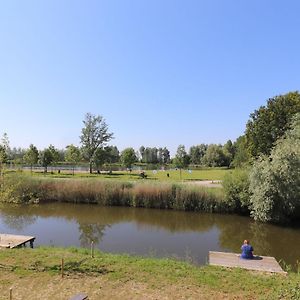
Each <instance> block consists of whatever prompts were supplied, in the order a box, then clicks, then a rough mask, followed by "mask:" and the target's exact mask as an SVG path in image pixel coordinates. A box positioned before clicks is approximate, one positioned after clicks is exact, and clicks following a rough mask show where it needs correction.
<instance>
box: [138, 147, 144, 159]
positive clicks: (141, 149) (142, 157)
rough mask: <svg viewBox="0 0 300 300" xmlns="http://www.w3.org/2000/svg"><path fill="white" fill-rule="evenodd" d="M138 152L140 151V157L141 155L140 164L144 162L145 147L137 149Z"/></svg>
mask: <svg viewBox="0 0 300 300" xmlns="http://www.w3.org/2000/svg"><path fill="white" fill-rule="evenodd" d="M139 151H140V155H141V162H145V160H144V159H145V157H144V156H145V147H144V146H141V147H140V149H139Z"/></svg>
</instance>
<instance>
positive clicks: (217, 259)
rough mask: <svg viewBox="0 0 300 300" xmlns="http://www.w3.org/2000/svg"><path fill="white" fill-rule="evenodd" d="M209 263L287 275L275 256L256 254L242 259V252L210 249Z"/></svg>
mask: <svg viewBox="0 0 300 300" xmlns="http://www.w3.org/2000/svg"><path fill="white" fill-rule="evenodd" d="M209 264H210V265H214V266H223V267H230V268H243V269H248V270H255V271H262V272H270V273H279V274H283V275H286V274H287V272H284V271H283V270H282V268H281V267H280V265H279V263H278V262H277V261H276V259H275V258H274V257H270V256H255V257H254V259H242V258H240V254H237V253H226V252H215V251H209Z"/></svg>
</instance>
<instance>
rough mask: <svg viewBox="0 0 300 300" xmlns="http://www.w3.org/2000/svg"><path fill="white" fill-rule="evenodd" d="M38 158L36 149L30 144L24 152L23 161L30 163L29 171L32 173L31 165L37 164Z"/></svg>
mask: <svg viewBox="0 0 300 300" xmlns="http://www.w3.org/2000/svg"><path fill="white" fill-rule="evenodd" d="M38 160H39V151H38V149H37V148H36V147H35V146H34V145H33V144H31V145H30V146H29V149H28V150H27V151H26V152H25V155H24V161H25V163H27V164H29V165H30V171H31V173H32V166H33V165H35V164H37V163H38Z"/></svg>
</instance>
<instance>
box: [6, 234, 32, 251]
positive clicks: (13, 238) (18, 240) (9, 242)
mask: <svg viewBox="0 0 300 300" xmlns="http://www.w3.org/2000/svg"><path fill="white" fill-rule="evenodd" d="M34 240H35V237H34V236H25V235H13V234H0V248H16V247H22V246H25V245H26V243H28V242H29V244H30V247H31V248H33V242H34Z"/></svg>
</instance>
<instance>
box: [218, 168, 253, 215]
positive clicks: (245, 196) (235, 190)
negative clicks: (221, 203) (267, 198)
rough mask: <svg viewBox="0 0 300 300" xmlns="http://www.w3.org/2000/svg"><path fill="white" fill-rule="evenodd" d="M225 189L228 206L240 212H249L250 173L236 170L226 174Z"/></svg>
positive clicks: (245, 170) (244, 170)
mask: <svg viewBox="0 0 300 300" xmlns="http://www.w3.org/2000/svg"><path fill="white" fill-rule="evenodd" d="M223 187H224V193H225V201H226V203H227V204H228V206H230V207H231V208H232V209H233V210H235V211H238V212H243V213H245V212H248V211H249V206H250V194H249V171H248V170H247V169H236V170H234V171H232V172H230V173H229V174H226V175H225V177H224V180H223Z"/></svg>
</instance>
